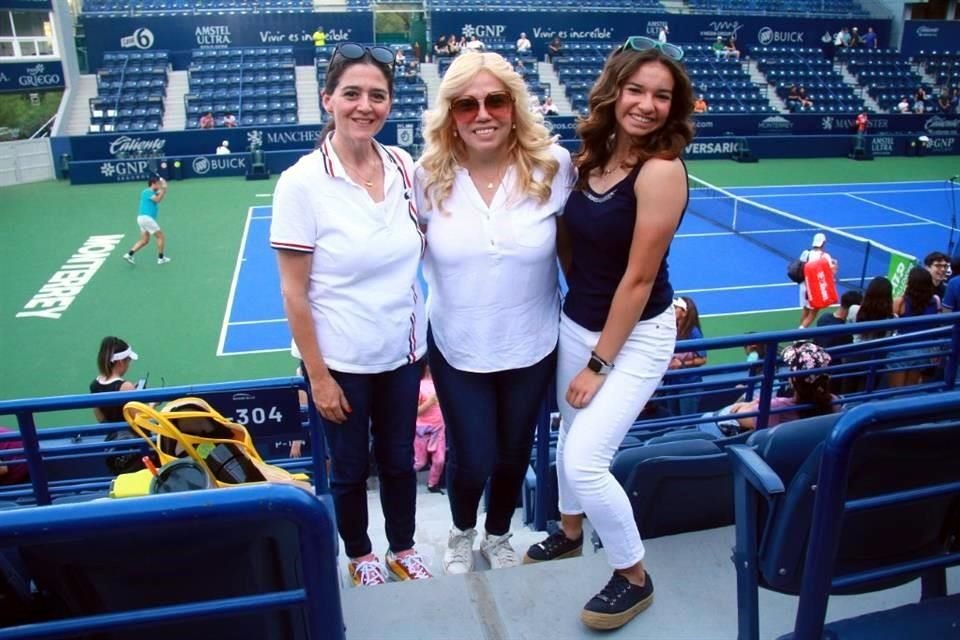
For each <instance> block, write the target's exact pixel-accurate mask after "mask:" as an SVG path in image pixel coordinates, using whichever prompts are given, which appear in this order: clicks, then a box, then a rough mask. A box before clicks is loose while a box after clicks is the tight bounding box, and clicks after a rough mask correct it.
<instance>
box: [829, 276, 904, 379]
mask: <svg viewBox="0 0 960 640" xmlns="http://www.w3.org/2000/svg"><path fill="white" fill-rule="evenodd" d="M895 317H896V316H895V315H894V313H893V286H892V285H891V284H890V281H889V280H887V279H886V278H884V277H883V276H878V277H876V278H873V279H872V280H871V281H870V282H869V284H867V289H866V291H864V293H863V300H862V302H861V303H860V304H855V305H851V307H850V310H849V312H847V322H848V323H850V322H861V323H862V322H876V321H880V320H892V319H893V318H895ZM889 335H890V332H889V331H865V332H862V333H855V334H853V343H854V344H859V343H861V342H864V341H867V340H876V339H879V338H885V337H887V336H889ZM883 357H884V354H883V353H880V354H876V353H875V354H870V355H866V356H857V355H853V356H849V357H847V358H846V359H845V362H847V363H850V362H857V361H862V362H865V361H867V360H872V359H883ZM866 381H867V377H866V374H852V375H847V376H845V377H844V378H843V379H842V380H841V381H840V386H841V390H842V392H843V394H844V395H849V394H853V393H858V392H860V391H863V390H864V388H865V387H866Z"/></svg>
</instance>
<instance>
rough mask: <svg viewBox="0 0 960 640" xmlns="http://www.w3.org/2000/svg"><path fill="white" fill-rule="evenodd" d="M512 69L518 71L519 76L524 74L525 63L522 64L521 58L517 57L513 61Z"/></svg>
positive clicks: (525, 70)
mask: <svg viewBox="0 0 960 640" xmlns="http://www.w3.org/2000/svg"><path fill="white" fill-rule="evenodd" d="M513 70H514V71H516V72H517V73H519V74H520V75H521V76H523V75H526V73H527V65H525V64H523V60H521V59H520V58H517V59H516V60H515V61H514V63H513Z"/></svg>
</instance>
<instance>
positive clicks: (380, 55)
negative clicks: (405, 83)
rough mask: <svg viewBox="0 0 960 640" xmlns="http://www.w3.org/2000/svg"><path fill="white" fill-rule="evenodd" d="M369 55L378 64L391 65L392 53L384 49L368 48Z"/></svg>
mask: <svg viewBox="0 0 960 640" xmlns="http://www.w3.org/2000/svg"><path fill="white" fill-rule="evenodd" d="M370 55H371V56H373V59H374V60H376V61H377V62H379V63H380V64H393V60H394V58H393V51H391V50H390V49H387V48H386V47H370Z"/></svg>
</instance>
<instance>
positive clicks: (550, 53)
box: [547, 36, 563, 62]
mask: <svg viewBox="0 0 960 640" xmlns="http://www.w3.org/2000/svg"><path fill="white" fill-rule="evenodd" d="M562 55H563V41H562V40H560V36H553V40H551V41H550V44H548V45H547V57H548V58H550V62H553V61H554V60H556V59H557V58H559V57H560V56H562Z"/></svg>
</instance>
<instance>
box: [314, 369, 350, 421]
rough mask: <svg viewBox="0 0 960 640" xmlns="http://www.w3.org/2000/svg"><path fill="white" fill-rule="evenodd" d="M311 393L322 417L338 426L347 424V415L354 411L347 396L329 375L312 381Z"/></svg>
mask: <svg viewBox="0 0 960 640" xmlns="http://www.w3.org/2000/svg"><path fill="white" fill-rule="evenodd" d="M310 391H311V393H312V395H313V403H314V404H315V405H316V407H317V411H318V412H320V417H321V418H323V419H324V420H329V421H330V422H336V423H337V424H340V423H343V422H346V420H347V414H348V413H350V412H351V411H352V409H351V408H350V403H349V402H347V396H345V395H344V394H343V389H341V388H340V385H339V384H337V381H336V380H334V379H333V376H331V375H330V374H329V373H328V374H327V375H325V376H322V377H320V378H317V379H313V378H311V379H310Z"/></svg>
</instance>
